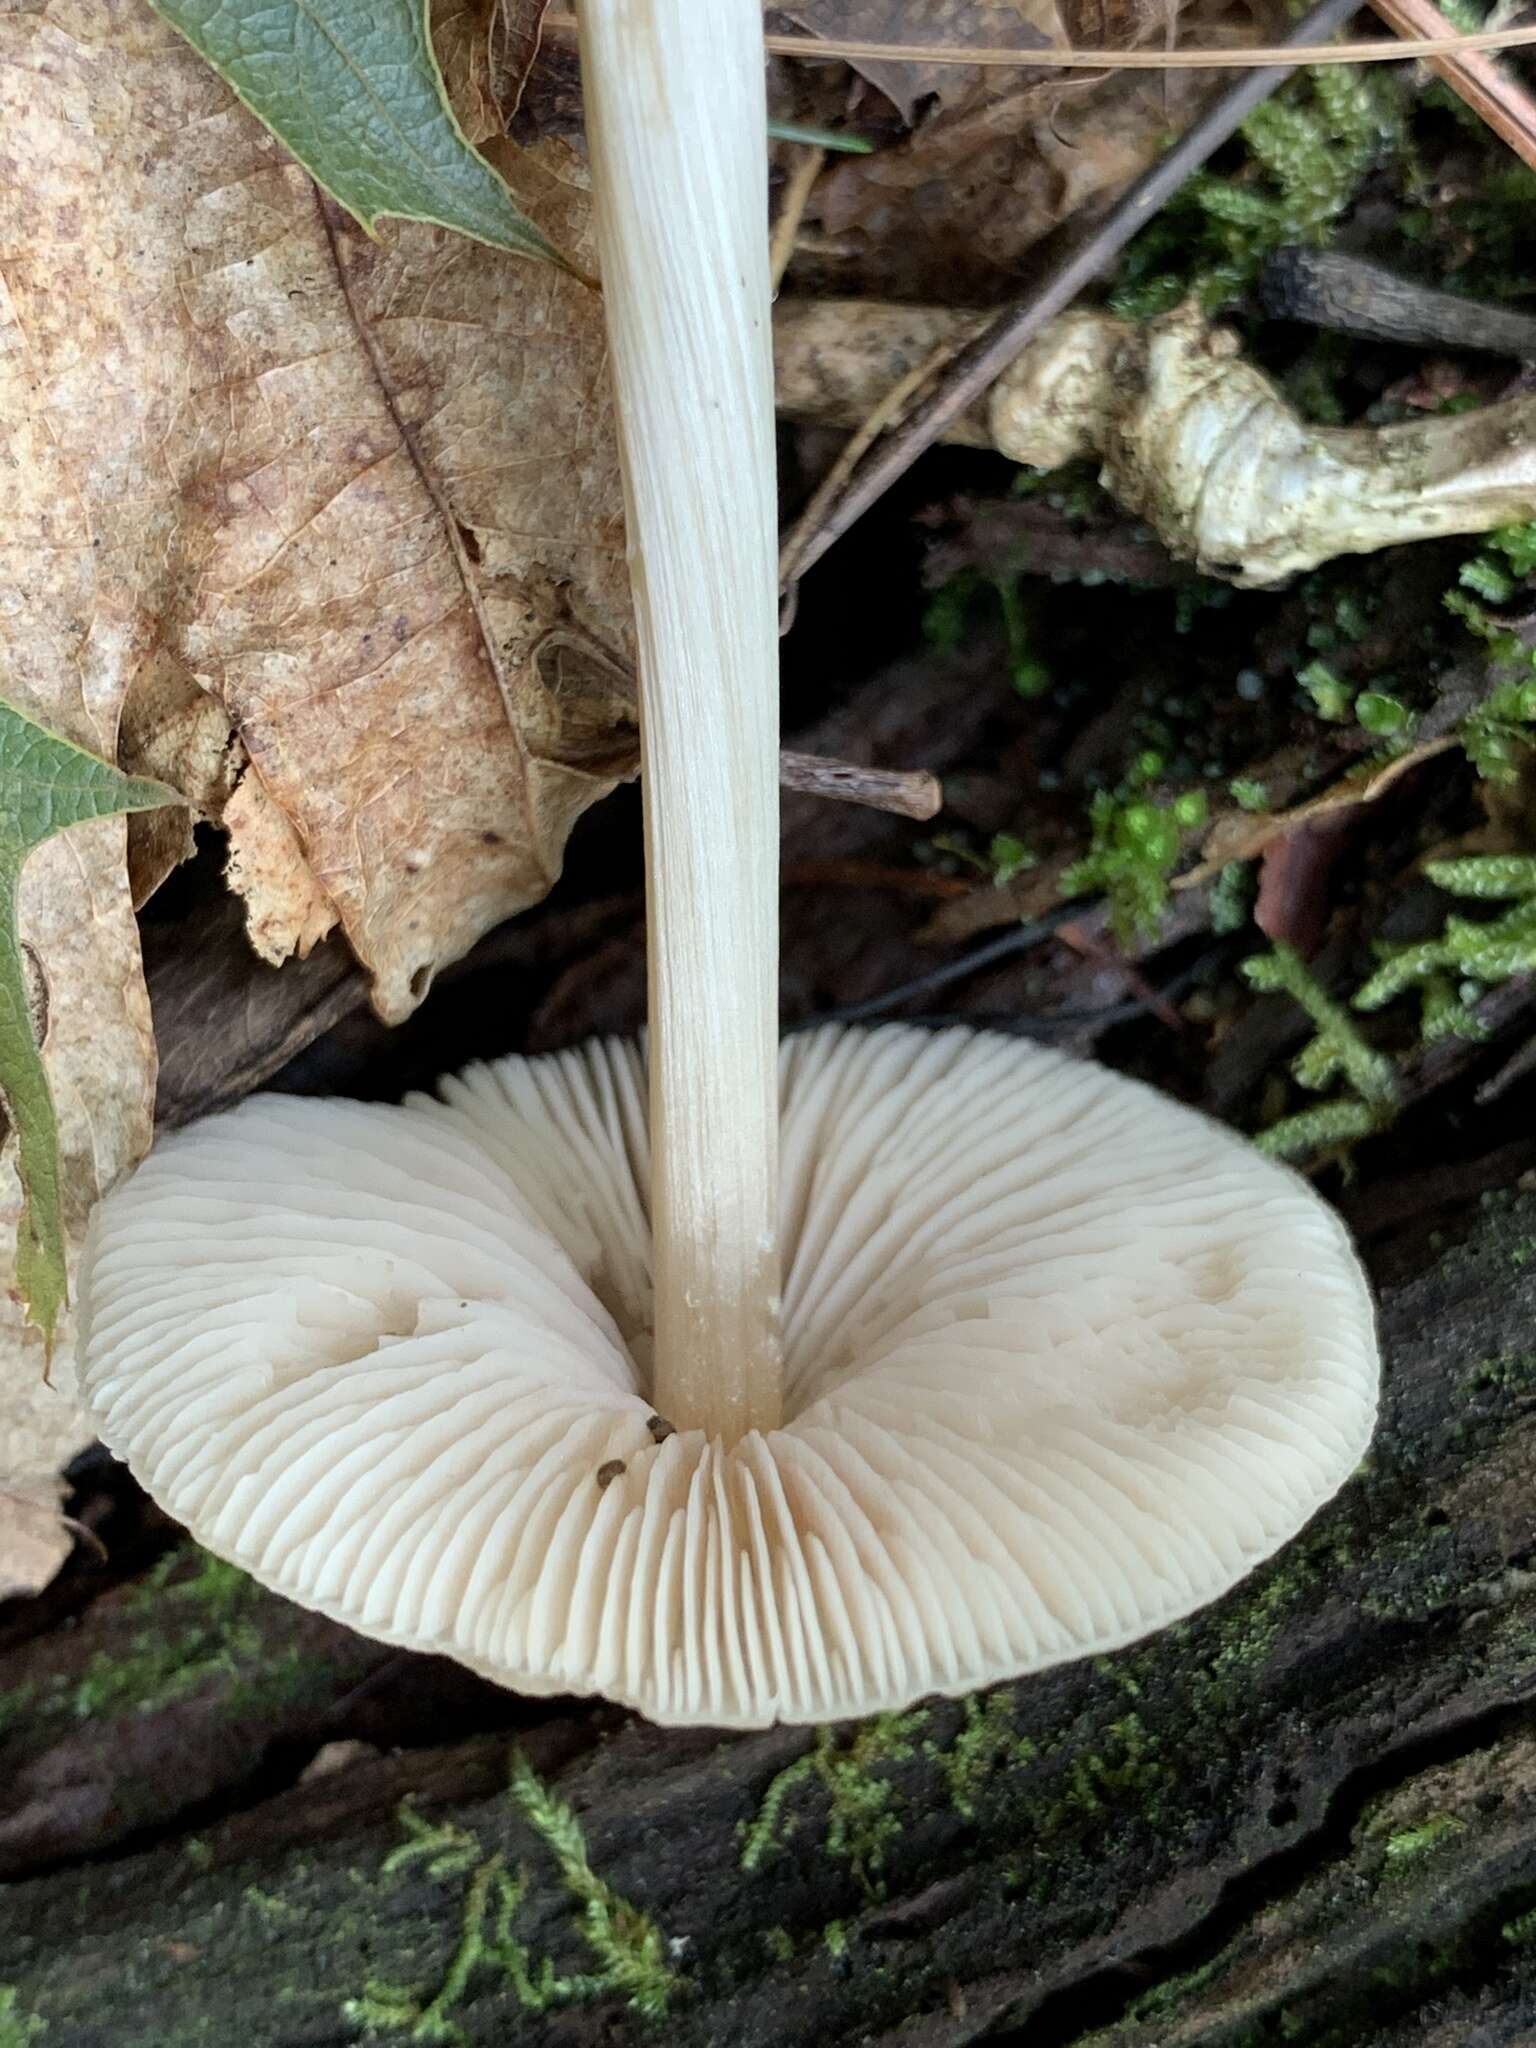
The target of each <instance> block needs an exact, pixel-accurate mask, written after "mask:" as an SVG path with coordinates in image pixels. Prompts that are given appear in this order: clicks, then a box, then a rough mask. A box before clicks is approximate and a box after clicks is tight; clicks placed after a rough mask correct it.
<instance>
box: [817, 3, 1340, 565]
mask: <svg viewBox="0 0 1536 2048" xmlns="http://www.w3.org/2000/svg"><path fill="white" fill-rule="evenodd" d="M1356 5H1357V0H1319V4H1318V5H1317V6H1316V7H1313V8H1312V9H1311V10H1310V12H1308V13H1307V14H1305V15H1303V16H1302V18H1301V20H1300V21H1298V22H1297V24H1296V26H1295V28H1294V29H1293V30H1292V31H1291V34H1290V36H1289V37H1288V38H1287V43H1288V44H1289V45H1294V46H1297V47H1306V46H1307V45H1311V44H1317V43H1322V42H1326V41H1327V39H1328V38H1329V37H1330V36H1331V35H1332V34H1333V33H1334V32H1335V30H1337V29H1338V28H1340V27H1342V25H1343V24H1344V23H1345V22H1346V21H1348V20H1349V18H1350V16H1351V15H1352V14H1354V12H1355V11H1356ZM1116 55H1117V56H1118V55H1119V53H1116ZM1295 68H1296V67H1295V65H1294V64H1287V65H1285V66H1283V67H1276V68H1273V69H1268V70H1262V71H1249V72H1247V73H1246V74H1245V76H1243V77H1242V78H1240V79H1238V80H1237V81H1236V82H1235V83H1234V84H1233V85H1232V86H1230V87H1229V88H1228V90H1227V91H1226V92H1224V93H1223V94H1222V95H1221V97H1220V99H1219V100H1217V102H1216V103H1215V105H1214V106H1212V107H1210V108H1209V109H1208V110H1207V111H1206V112H1205V113H1204V114H1203V115H1202V116H1201V117H1200V119H1199V120H1198V121H1196V122H1195V124H1194V126H1193V127H1191V128H1190V129H1189V130H1188V131H1187V132H1186V133H1185V134H1184V135H1183V136H1182V137H1181V138H1180V139H1179V141H1178V142H1176V143H1175V144H1174V146H1173V148H1172V149H1170V150H1169V151H1168V153H1167V155H1166V156H1163V157H1160V158H1159V159H1158V161H1157V162H1156V163H1155V164H1153V165H1152V167H1151V168H1150V169H1149V170H1147V171H1145V172H1144V173H1143V174H1142V176H1141V177H1139V178H1138V179H1137V180H1136V181H1135V183H1134V184H1133V185H1131V186H1130V187H1129V189H1128V190H1127V191H1125V192H1124V193H1122V194H1121V196H1120V198H1119V199H1118V200H1117V201H1116V203H1115V205H1114V206H1113V207H1111V209H1110V211H1109V212H1108V213H1107V214H1105V216H1104V217H1103V219H1102V220H1101V221H1099V223H1098V224H1097V225H1096V227H1095V228H1094V229H1093V230H1092V232H1091V233H1090V234H1089V235H1088V236H1087V238H1086V239H1085V240H1084V241H1082V242H1081V243H1079V245H1078V246H1077V248H1076V249H1074V250H1069V251H1068V252H1066V254H1064V255H1063V256H1062V257H1060V258H1059V259H1058V260H1057V261H1056V262H1055V263H1053V264H1052V265H1051V266H1050V267H1049V268H1048V269H1047V270H1046V272H1045V274H1044V276H1043V277H1041V278H1040V279H1038V280H1037V282H1036V284H1035V285H1034V287H1033V289H1032V290H1030V291H1028V292H1026V293H1025V295H1024V296H1023V298H1021V299H1019V300H1017V301H1016V302H1015V304H1014V305H1012V306H1010V307H1009V308H1007V309H1006V311H1004V312H1003V313H1002V314H1000V315H999V316H998V318H997V319H996V320H995V321H993V322H992V324H991V325H990V326H988V327H986V328H984V329H983V331H982V332H981V333H980V334H979V335H978V336H977V337H976V339H975V340H974V341H973V342H972V343H971V344H970V345H969V347H967V348H965V349H962V350H961V352H960V354H959V355H958V356H956V358H955V360H954V361H953V363H951V365H950V367H949V370H948V371H947V373H946V374H945V376H944V378H943V379H942V381H941V383H940V385H939V387H938V389H937V390H936V391H934V392H933V393H932V394H931V395H930V396H929V397H928V398H927V399H926V400H924V402H923V403H922V404H921V405H919V406H918V407H917V409H916V411H915V412H913V413H911V414H909V415H908V417H907V419H906V420H905V421H904V422H903V424H902V425H901V426H900V427H898V428H897V429H896V431H895V432H894V433H893V434H891V435H890V436H889V437H888V438H887V439H886V441H885V442H884V443H883V444H882V445H881V447H879V448H878V449H877V450H876V451H875V452H874V454H873V455H871V456H870V458H869V459H868V460H867V461H866V462H865V463H864V464H862V466H861V467H860V468H859V470H858V471H857V472H856V473H855V474H854V476H853V477H852V478H851V479H850V480H849V484H848V488H847V489H846V491H845V492H844V493H843V495H842V497H841V498H840V499H839V500H838V502H837V503H836V504H835V505H833V506H830V507H829V508H828V510H827V513H826V515H825V517H824V519H823V521H822V523H821V526H820V527H819V528H818V530H817V531H816V532H815V533H814V534H809V535H807V537H806V540H805V543H804V545H803V547H802V549H801V554H800V561H799V565H798V572H797V573H798V574H800V575H804V573H805V571H806V570H807V569H809V568H811V567H812V566H813V565H814V564H815V563H816V562H818V561H820V559H821V557H822V556H823V555H824V554H825V553H826V552H827V550H828V548H830V547H831V546H832V544H833V542H834V541H836V540H839V539H840V538H841V537H842V535H843V534H845V533H846V532H847V531H848V529H849V527H850V526H852V525H853V523H854V522H855V520H857V519H859V518H860V517H861V516H862V515H863V514H864V513H865V512H867V511H868V510H869V508H870V506H871V505H873V504H874V503H875V502H876V500H877V499H879V498H880V497H882V496H883V495H884V494H885V492H886V491H888V490H889V489H890V487H891V485H892V484H894V483H895V482H896V481H897V479H898V478H899V477H902V476H904V475H905V474H906V472H907V470H908V469H910V468H911V466H912V464H913V463H914V462H915V461H916V460H917V458H918V456H919V455H921V454H922V453H923V451H924V450H925V449H926V448H929V447H931V446H932V444H933V443H934V442H935V441H936V440H937V439H938V438H939V436H940V435H941V434H942V433H943V432H944V430H945V428H946V427H947V426H948V425H949V424H950V422H951V421H952V420H955V419H958V418H959V416H960V414H961V413H963V412H964V411H965V410H966V409H967V408H968V407H969V406H971V405H974V404H975V402H976V400H977V399H979V398H980V397H981V395H982V394H983V392H985V391H986V390H987V388H988V386H989V385H991V384H992V383H993V382H994V381H995V379H996V378H997V377H998V376H1000V375H1001V373H1002V372H1003V371H1004V370H1006V369H1007V367H1008V365H1009V364H1010V363H1011V362H1012V361H1013V360H1014V358H1015V357H1016V356H1018V355H1019V354H1020V352H1021V351H1022V350H1023V349H1024V347H1025V346H1026V344H1027V343H1028V342H1030V341H1031V340H1032V339H1033V338H1034V336H1035V335H1037V334H1038V333H1039V332H1040V330H1041V328H1042V327H1044V326H1045V324H1046V322H1047V321H1048V320H1052V319H1054V318H1055V316H1056V315H1057V314H1058V313H1060V312H1063V311H1064V310H1065V309H1066V307H1068V306H1069V305H1071V303H1072V301H1073V300H1074V299H1075V298H1076V297H1077V295H1078V293H1079V292H1080V291H1082V290H1083V288H1084V287H1085V286H1086V285H1088V284H1089V283H1091V282H1092V280H1093V279H1094V278H1095V277H1097V276H1098V274H1099V272H1100V271H1102V270H1103V269H1104V268H1105V267H1106V266H1107V265H1108V264H1109V263H1111V262H1112V261H1113V260H1114V258H1115V257H1116V256H1118V255H1119V253H1120V251H1121V250H1122V249H1123V248H1124V247H1125V245H1126V244H1127V243H1128V242H1129V241H1130V240H1131V239H1132V238H1133V237H1134V236H1135V235H1136V234H1138V233H1139V232H1140V230H1141V229H1142V228H1143V227H1145V226H1146V224H1147V222H1148V221H1149V220H1151V219H1152V218H1153V216H1154V215H1155V214H1156V213H1157V212H1158V210H1159V209H1160V208H1161V207H1163V206H1164V205H1166V204H1167V202H1168V201H1169V200H1170V199H1171V198H1172V197H1173V195H1174V194H1175V193H1176V192H1177V191H1178V190H1179V188H1180V186H1181V185H1183V184H1184V182H1185V180H1186V179H1187V178H1189V177H1190V176H1191V175H1192V173H1193V172H1195V171H1197V170H1198V169H1199V168H1200V166H1201V165H1202V164H1203V163H1204V162H1205V161H1206V159H1207V158H1208V157H1209V156H1211V155H1212V154H1213V153H1214V152H1215V151H1216V150H1217V149H1219V148H1220V147H1221V145H1222V143H1224V142H1225V141H1226V140H1227V139H1228V137H1229V136H1231V135H1233V134H1234V133H1235V132H1236V130H1237V129H1238V128H1239V127H1241V125H1242V123H1243V122H1244V121H1246V120H1247V118H1248V116H1249V115H1250V114H1251V113H1252V112H1253V110H1254V108H1255V107H1258V106H1261V105H1262V104H1263V102H1264V101H1265V100H1266V99H1268V98H1269V96H1270V94H1271V93H1272V92H1274V91H1275V89H1276V87H1277V86H1279V85H1281V84H1282V83H1283V82H1284V81H1285V80H1286V79H1287V78H1289V77H1290V76H1291V73H1292V72H1293V70H1294V69H1295Z"/></svg>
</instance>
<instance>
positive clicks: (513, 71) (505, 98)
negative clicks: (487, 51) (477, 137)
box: [490, 0, 549, 123]
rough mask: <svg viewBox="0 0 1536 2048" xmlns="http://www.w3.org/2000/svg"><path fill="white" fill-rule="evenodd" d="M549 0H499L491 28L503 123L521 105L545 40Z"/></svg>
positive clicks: (508, 119) (511, 116)
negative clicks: (545, 17)
mask: <svg viewBox="0 0 1536 2048" xmlns="http://www.w3.org/2000/svg"><path fill="white" fill-rule="evenodd" d="M548 12H549V0H497V4H496V6H495V13H494V18H493V21H492V27H491V45H490V47H491V70H492V77H493V79H494V83H495V91H496V98H497V102H498V104H499V106H500V109H501V117H502V121H503V123H507V122H510V121H511V120H512V118H513V116H514V115H515V114H516V113H517V110H518V108H519V107H520V106H521V105H522V101H523V89H524V87H525V86H526V85H527V83H528V78H529V74H530V73H531V72H532V70H533V67H534V65H535V64H536V63H537V62H538V59H539V52H540V50H541V48H542V47H543V42H544V16H545V15H546V14H547V13H548Z"/></svg>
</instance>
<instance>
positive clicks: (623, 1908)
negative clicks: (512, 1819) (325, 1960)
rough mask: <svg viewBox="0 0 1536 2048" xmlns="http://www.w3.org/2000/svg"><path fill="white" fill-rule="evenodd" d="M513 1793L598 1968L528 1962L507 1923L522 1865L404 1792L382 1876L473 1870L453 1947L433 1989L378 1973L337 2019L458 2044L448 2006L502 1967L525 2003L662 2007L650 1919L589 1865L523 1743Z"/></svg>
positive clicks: (518, 1897)
mask: <svg viewBox="0 0 1536 2048" xmlns="http://www.w3.org/2000/svg"><path fill="white" fill-rule="evenodd" d="M509 1790H510V1793H511V1796H512V1798H513V1799H514V1800H515V1801H516V1803H517V1805H518V1807H519V1808H520V1809H521V1811H522V1814H523V1817H524V1818H525V1819H526V1820H527V1821H528V1823H529V1824H530V1826H531V1827H532V1828H533V1829H534V1831H535V1833H536V1834H537V1835H538V1836H539V1837H540V1838H541V1839H542V1840H543V1842H544V1843H545V1845H546V1847H547V1848H548V1849H549V1850H550V1852H551V1854H552V1855H553V1857H554V1860H555V1867H556V1869H557V1870H558V1872H559V1874H560V1879H561V1882H562V1884H563V1886H564V1888H565V1890H566V1891H567V1892H568V1893H569V1894H570V1895H571V1897H572V1898H573V1899H574V1900H575V1901H576V1902H577V1904H578V1905H579V1906H580V1908H581V1912H580V1916H579V1920H578V1925H579V1927H580V1931H581V1935H582V1938H583V1940H584V1941H585V1943H586V1945H587V1947H588V1948H589V1949H590V1950H591V1951H592V1954H593V1956H594V1958H595V1960H596V1962H597V1963H598V1965H599V1967H598V1968H597V1969H595V1970H591V1971H587V1972H582V1973H574V1974H573V1973H564V1974H562V1973H561V1972H559V1971H557V1970H556V1968H555V1966H554V1963H553V1962H552V1961H551V1960H550V1958H549V1957H547V1956H545V1957H542V1958H540V1959H539V1960H538V1961H537V1962H535V1961H534V1959H533V1957H532V1956H531V1955H530V1953H529V1951H528V1949H527V1948H526V1947H525V1946H524V1944H523V1943H522V1942H521V1941H519V1940H518V1939H517V1937H516V1935H515V1934H514V1933H513V1921H514V1920H515V1919H516V1917H517V1913H518V1910H519V1908H520V1907H521V1906H522V1903H523V1900H524V1898H525V1897H526V1896H527V1892H528V1883H529V1880H528V1876H527V1873H526V1872H519V1873H518V1875H517V1876H516V1877H515V1878H514V1877H512V1876H511V1875H509V1873H508V1871H507V1868H506V1864H505V1862H504V1860H503V1858H502V1857H501V1856H500V1855H499V1854H498V1855H490V1856H487V1855H486V1854H485V1851H484V1847H483V1845H482V1843H481V1841H480V1839H479V1837H478V1836H477V1835H475V1834H473V1833H472V1832H471V1831H470V1830H469V1829H467V1828H463V1827H460V1826H458V1825H457V1824H456V1823H454V1822H441V1823H435V1824H434V1823H432V1822H429V1821H427V1820H424V1819H423V1818H422V1816H421V1815H420V1814H418V1813H417V1812H416V1811H415V1809H414V1807H412V1806H411V1805H410V1803H409V1802H408V1801H407V1802H405V1803H403V1804H402V1806H401V1808H400V1824H401V1827H402V1828H403V1830H404V1832H405V1840H404V1841H403V1842H401V1843H400V1844H398V1846H397V1847H396V1848H394V1849H392V1850H391V1851H390V1853H389V1855H388V1856H386V1857H385V1859H384V1862H383V1864H382V1865H381V1867H380V1875H381V1876H384V1877H391V1876H396V1875H398V1874H399V1873H400V1872H401V1871H402V1870H407V1869H410V1868H412V1867H419V1868H420V1869H421V1870H422V1871H424V1872H425V1874H426V1875H427V1876H428V1877H431V1878H435V1879H437V1880H438V1881H439V1882H452V1881H454V1880H455V1879H459V1878H462V1877H464V1876H465V1875H466V1874H468V1883H467V1884H466V1885H465V1886H464V1889H463V1893H462V1896H461V1899H460V1906H459V1924H458V1937H457V1940H456V1942H455V1944H454V1950H453V1954H452V1956H451V1957H450V1958H449V1961H448V1965H447V1967H446V1969H445V1971H444V1972H443V1975H442V1977H441V1979H440V1980H439V1982H438V1983H437V1985H436V1988H435V1989H433V1988H430V1987H425V1986H422V1985H416V1984H399V1983H395V1982H392V1981H391V1980H389V1979H386V1978H374V1979H371V1980H370V1981H369V1983H368V1984H367V1985H366V1986H365V1988H364V1990H363V1992H362V1993H361V1995H360V1996H358V1997H355V1998H349V1999H347V2000H346V2001H345V2003H344V2005H343V2007H342V2012H343V2017H344V2018H346V2019H348V2020H350V2021H352V2022H353V2024H354V2025H357V2026H360V2027H362V2028H363V2029H364V2031H365V2032H367V2033H371V2034H383V2033H395V2034H401V2033H403V2034H407V2035H408V2036H409V2037H410V2038H411V2039H412V2040H413V2041H426V2042H448V2043H460V2042H463V2041H464V2040H465V2039H466V2036H465V2034H464V2031H463V2029H462V2028H461V2027H460V2026H459V2025H458V2023H457V2021H456V2020H455V2019H454V2017H453V2012H454V2008H455V2007H456V2006H457V2005H458V2003H459V2001H460V1999H462V1998H463V1996H464V1994H465V1992H466V1990H467V1989H468V1988H469V1985H470V1983H471V1981H472V1979H473V1978H474V1977H475V1976H476V1974H477V1973H480V1972H485V1971H489V1972H491V1973H493V1974H494V1975H496V1976H499V1977H500V1978H501V1980H502V1981H503V1983H504V1984H505V1985H506V1986H507V1988H508V1989H510V1991H511V1992H512V1993H513V1995H514V1996H515V1997H516V1999H517V2001H518V2003H519V2005H521V2006H522V2007H523V2008H524V2009H525V2010H526V2011H529V2012H547V2011H549V2010H550V2009H551V2008H552V2007H554V2006H557V2005H571V2004H576V2003H578V2002H581V2001H584V2000H588V1999H595V1998H613V1997H622V1998H623V1999H625V2000H626V2001H627V2003H628V2004H629V2005H630V2006H631V2007H632V2008H633V2009H634V2010H635V2011H636V2012H638V2013H641V2014H642V2015H643V2016H645V2017H646V2018H648V2019H659V2018H661V2017H662V2016H663V2015H664V2014H665V2013H666V2011H667V2009H668V2007H669V2005H670V2003H671V2001H672V1998H673V1996H674V1995H675V1993H676V1990H677V1980H676V1977H675V1976H674V1974H673V1972H672V1970H671V1969H670V1968H669V1967H668V1964H667V1961H666V1944H665V1942H664V1940H663V1938H662V1935H661V1932H660V1930H659V1929H658V1928H657V1926H656V1924H655V1923H654V1921H652V1920H651V1919H650V1917H649V1916H648V1915H647V1914H645V1913H643V1912H641V1910H640V1909H639V1908H638V1907H637V1906H635V1905H633V1904H631V1902H630V1901H629V1900H627V1899H625V1898H622V1897H621V1896H620V1895H619V1894H618V1893H617V1892H615V1891H614V1890H613V1888H612V1886H611V1885H609V1884H608V1883H607V1881H606V1880H605V1879H604V1878H602V1877H600V1876H599V1875H598V1874H597V1872H596V1871H594V1870H593V1868H592V1865H591V1862H590V1860H589V1859H588V1855H587V1846H586V1839H585V1836H584V1835H583V1833H582V1829H581V1824H580V1822H579V1821H578V1820H577V1818H576V1816H575V1813H574V1812H573V1811H572V1809H571V1807H570V1806H569V1804H568V1803H567V1802H566V1801H565V1800H563V1799H561V1798H560V1797H559V1796H558V1795H557V1794H556V1793H554V1792H552V1791H551V1790H550V1789H549V1787H548V1786H547V1785H545V1784H544V1783H543V1781H542V1780H541V1779H540V1778H539V1777H538V1776H537V1775H536V1774H535V1772H534V1771H533V1770H532V1769H531V1768H530V1766H529V1765H528V1763H527V1761H526V1759H525V1758H524V1757H523V1756H522V1755H521V1753H519V1752H514V1756H513V1765H512V1779H511V1784H510V1787H509Z"/></svg>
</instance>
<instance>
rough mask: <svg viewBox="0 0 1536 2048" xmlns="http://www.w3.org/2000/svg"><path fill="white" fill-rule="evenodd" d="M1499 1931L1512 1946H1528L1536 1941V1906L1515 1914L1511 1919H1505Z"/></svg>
mask: <svg viewBox="0 0 1536 2048" xmlns="http://www.w3.org/2000/svg"><path fill="white" fill-rule="evenodd" d="M1499 1932H1500V1933H1501V1934H1502V1935H1503V1937H1504V1939H1505V1940H1506V1941H1507V1942H1509V1943H1511V1945H1512V1946H1513V1947H1515V1948H1529V1947H1530V1946H1531V1945H1532V1944H1533V1943H1536V1906H1532V1907H1531V1908H1530V1910H1529V1911H1528V1912H1525V1913H1519V1914H1517V1915H1516V1916H1515V1918H1514V1919H1513V1920H1506V1921H1505V1922H1504V1925H1503V1926H1502V1927H1501V1928H1500V1929H1499Z"/></svg>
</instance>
